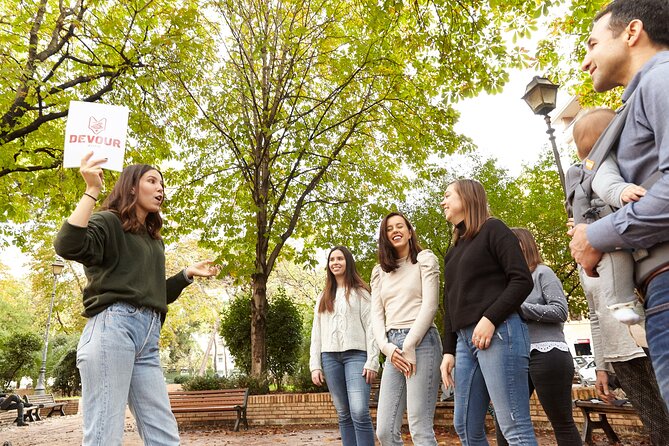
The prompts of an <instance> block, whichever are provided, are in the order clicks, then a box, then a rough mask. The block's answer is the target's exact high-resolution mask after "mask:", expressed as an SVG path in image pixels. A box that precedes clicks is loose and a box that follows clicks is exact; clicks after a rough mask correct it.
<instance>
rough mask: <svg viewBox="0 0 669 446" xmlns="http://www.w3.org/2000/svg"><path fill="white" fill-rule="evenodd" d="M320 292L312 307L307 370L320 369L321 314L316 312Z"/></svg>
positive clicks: (319, 301) (319, 300)
mask: <svg viewBox="0 0 669 446" xmlns="http://www.w3.org/2000/svg"><path fill="white" fill-rule="evenodd" d="M322 296H323V294H322V293H321V295H320V296H318V299H316V306H315V307H314V322H313V323H312V324H311V344H310V346H309V370H310V371H312V372H313V371H314V370H322V369H323V367H322V365H321V316H320V313H319V312H318V306H319V305H320V303H321V297H322Z"/></svg>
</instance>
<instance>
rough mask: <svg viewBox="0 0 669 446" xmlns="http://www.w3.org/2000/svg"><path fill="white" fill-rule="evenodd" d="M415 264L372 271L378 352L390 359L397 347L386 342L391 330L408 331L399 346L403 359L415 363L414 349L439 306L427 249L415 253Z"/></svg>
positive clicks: (435, 271)
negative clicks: (416, 254)
mask: <svg viewBox="0 0 669 446" xmlns="http://www.w3.org/2000/svg"><path fill="white" fill-rule="evenodd" d="M417 260H418V262H417V263H415V264H412V263H411V261H410V260H409V259H408V258H405V259H400V260H399V261H398V262H400V267H399V268H398V269H396V270H395V271H393V272H391V273H386V272H384V271H383V270H382V269H381V266H380V265H376V266H375V267H374V270H373V271H372V279H371V281H370V282H371V285H372V331H373V332H374V337H375V338H376V343H377V344H378V345H379V348H380V349H381V351H382V352H383V353H384V354H385V355H386V357H388V358H390V357H391V356H392V354H393V352H394V351H395V349H396V348H398V347H397V346H396V345H394V344H392V343H390V342H388V336H387V332H388V330H390V329H393V328H395V329H399V328H409V329H410V330H409V333H407V335H406V338H405V340H404V345H403V346H402V355H403V356H404V358H405V359H406V360H407V361H409V362H411V363H413V364H415V363H416V347H417V346H418V345H419V344H420V342H421V341H422V340H423V336H425V333H427V330H428V329H429V328H430V327H435V325H434V316H435V314H436V313H437V308H438V306H439V263H438V261H437V257H436V256H435V255H434V254H433V253H432V251H430V250H429V249H424V250H423V251H421V252H419V253H418V259H417Z"/></svg>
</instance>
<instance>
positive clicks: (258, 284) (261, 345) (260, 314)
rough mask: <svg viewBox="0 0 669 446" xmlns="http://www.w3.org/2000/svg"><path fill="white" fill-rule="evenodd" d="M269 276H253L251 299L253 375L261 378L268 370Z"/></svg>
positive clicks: (259, 274) (258, 274)
mask: <svg viewBox="0 0 669 446" xmlns="http://www.w3.org/2000/svg"><path fill="white" fill-rule="evenodd" d="M266 332H267V275H266V274H264V273H257V274H254V275H253V298H252V299H251V375H253V376H255V377H260V376H263V375H264V374H265V371H266V369H267V354H266V350H267V345H266V343H265V335H266Z"/></svg>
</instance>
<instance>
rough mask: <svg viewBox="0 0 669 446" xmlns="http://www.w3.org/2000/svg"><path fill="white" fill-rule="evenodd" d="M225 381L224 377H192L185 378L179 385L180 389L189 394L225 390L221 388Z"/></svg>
mask: <svg viewBox="0 0 669 446" xmlns="http://www.w3.org/2000/svg"><path fill="white" fill-rule="evenodd" d="M225 381H226V379H225V378H224V377H222V376H216V375H205V376H193V377H190V378H187V379H186V380H185V381H184V382H183V383H182V384H181V388H182V389H183V390H187V391H189V392H190V391H193V390H218V389H223V388H225V387H224V386H223V383H224V382H225ZM175 382H176V380H175Z"/></svg>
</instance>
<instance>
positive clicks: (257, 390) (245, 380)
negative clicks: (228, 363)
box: [224, 374, 269, 395]
mask: <svg viewBox="0 0 669 446" xmlns="http://www.w3.org/2000/svg"><path fill="white" fill-rule="evenodd" d="M225 385H226V387H224V388H225V389H239V388H244V387H248V389H249V394H250V395H266V394H268V393H269V378H268V377H266V376H265V377H261V378H256V377H254V376H249V375H242V374H239V375H232V376H231V377H230V378H228V379H227V380H226V383H225Z"/></svg>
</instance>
